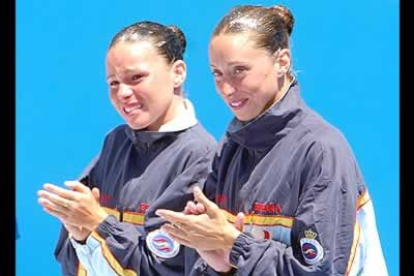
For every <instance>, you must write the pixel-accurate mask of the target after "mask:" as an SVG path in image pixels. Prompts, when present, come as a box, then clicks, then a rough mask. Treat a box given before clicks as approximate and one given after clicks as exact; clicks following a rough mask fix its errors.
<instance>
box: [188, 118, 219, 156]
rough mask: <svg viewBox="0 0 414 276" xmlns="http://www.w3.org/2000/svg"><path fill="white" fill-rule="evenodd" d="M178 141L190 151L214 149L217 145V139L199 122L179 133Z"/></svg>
mask: <svg viewBox="0 0 414 276" xmlns="http://www.w3.org/2000/svg"><path fill="white" fill-rule="evenodd" d="M180 142H181V143H182V144H183V145H184V146H185V147H186V148H188V149H190V150H191V151H196V152H200V153H205V152H211V151H214V150H216V147H217V141H216V140H215V139H214V137H213V136H212V135H211V134H210V133H209V132H208V131H207V130H206V129H205V128H204V127H203V126H202V125H201V123H197V124H196V125H194V126H193V127H190V128H188V129H187V130H185V131H184V132H183V133H182V134H181V135H180Z"/></svg>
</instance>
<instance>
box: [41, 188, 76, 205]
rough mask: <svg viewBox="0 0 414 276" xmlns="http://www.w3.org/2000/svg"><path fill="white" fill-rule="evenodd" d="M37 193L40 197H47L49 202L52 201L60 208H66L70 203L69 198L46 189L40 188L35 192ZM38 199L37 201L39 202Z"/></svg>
mask: <svg viewBox="0 0 414 276" xmlns="http://www.w3.org/2000/svg"><path fill="white" fill-rule="evenodd" d="M37 195H38V196H39V197H40V199H47V200H48V201H49V202H51V203H53V205H55V206H58V207H59V208H60V209H62V208H65V209H67V208H68V207H69V206H70V205H71V201H70V200H68V199H66V198H64V197H61V196H59V195H57V194H54V193H51V192H48V191H44V190H40V191H38V192H37ZM40 199H39V203H41V201H40ZM42 202H43V201H42ZM52 207H53V206H52Z"/></svg>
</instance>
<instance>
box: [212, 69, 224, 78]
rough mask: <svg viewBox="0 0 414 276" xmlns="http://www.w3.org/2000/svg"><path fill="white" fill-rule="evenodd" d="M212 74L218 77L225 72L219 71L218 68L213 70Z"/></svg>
mask: <svg viewBox="0 0 414 276" xmlns="http://www.w3.org/2000/svg"><path fill="white" fill-rule="evenodd" d="M211 74H212V75H213V76H214V77H215V78H217V77H221V76H222V75H223V74H222V73H221V72H220V71H218V70H213V72H211Z"/></svg>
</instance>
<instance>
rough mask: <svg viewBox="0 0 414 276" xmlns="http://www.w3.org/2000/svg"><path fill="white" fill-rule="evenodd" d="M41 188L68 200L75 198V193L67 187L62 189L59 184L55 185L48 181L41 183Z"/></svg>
mask: <svg viewBox="0 0 414 276" xmlns="http://www.w3.org/2000/svg"><path fill="white" fill-rule="evenodd" d="M43 188H44V189H45V191H48V192H51V193H54V194H56V195H59V196H60V197H63V198H67V199H70V200H74V199H76V194H75V193H74V192H73V191H70V190H68V189H64V188H62V187H59V186H56V185H53V184H50V183H45V184H44V185H43Z"/></svg>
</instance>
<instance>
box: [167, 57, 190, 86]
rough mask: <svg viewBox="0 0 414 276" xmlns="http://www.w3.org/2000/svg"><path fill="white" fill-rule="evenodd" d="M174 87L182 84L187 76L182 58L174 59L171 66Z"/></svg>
mask: <svg viewBox="0 0 414 276" xmlns="http://www.w3.org/2000/svg"><path fill="white" fill-rule="evenodd" d="M171 70H172V74H173V81H174V88H179V87H181V85H183V83H184V81H185V78H186V76H187V66H186V65H185V62H184V61H183V60H176V61H175V62H174V63H173V64H172V66H171Z"/></svg>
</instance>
